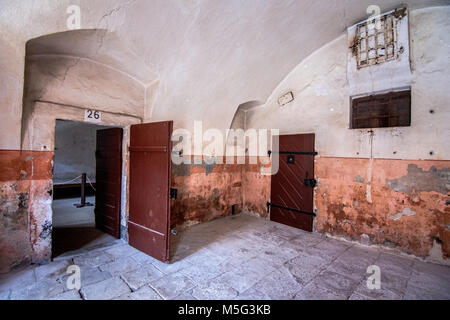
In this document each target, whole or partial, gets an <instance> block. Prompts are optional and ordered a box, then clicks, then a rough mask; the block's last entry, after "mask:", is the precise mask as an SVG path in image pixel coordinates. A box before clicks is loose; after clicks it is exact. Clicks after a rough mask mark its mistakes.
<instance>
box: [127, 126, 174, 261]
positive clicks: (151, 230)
mask: <svg viewBox="0 0 450 320" xmlns="http://www.w3.org/2000/svg"><path fill="white" fill-rule="evenodd" d="M172 128H173V123H172V121H169V122H158V123H146V124H138V125H134V126H131V137H130V216H129V221H128V235H129V243H130V245H131V246H133V247H134V248H136V249H138V250H140V251H142V252H144V253H146V254H148V255H150V256H152V257H154V258H156V259H158V260H160V261H163V262H169V259H170V257H169V240H170V239H169V235H170V232H169V228H170V205H169V201H170V199H169V198H170V178H171V164H172V162H171V151H172V142H171V136H172Z"/></svg>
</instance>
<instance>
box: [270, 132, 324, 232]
mask: <svg viewBox="0 0 450 320" xmlns="http://www.w3.org/2000/svg"><path fill="white" fill-rule="evenodd" d="M278 154H279V170H278V172H277V174H276V175H274V176H272V183H271V202H270V203H268V206H270V219H271V220H272V221H275V222H278V223H282V224H286V225H288V226H291V227H295V228H299V229H303V230H305V231H309V232H312V231H313V221H314V216H315V213H314V212H313V201H314V188H315V185H316V180H315V179H314V156H315V155H316V152H315V135H314V134H297V135H282V136H280V137H279V151H278Z"/></svg>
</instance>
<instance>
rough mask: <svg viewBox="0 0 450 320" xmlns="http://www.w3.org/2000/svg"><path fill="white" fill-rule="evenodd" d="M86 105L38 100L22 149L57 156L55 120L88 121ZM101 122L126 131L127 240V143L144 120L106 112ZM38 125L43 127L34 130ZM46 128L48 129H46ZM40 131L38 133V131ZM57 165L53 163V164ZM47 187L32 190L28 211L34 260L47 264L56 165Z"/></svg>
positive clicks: (124, 208)
mask: <svg viewBox="0 0 450 320" xmlns="http://www.w3.org/2000/svg"><path fill="white" fill-rule="evenodd" d="M87 109H88V108H87V107H84V106H70V105H63V104H61V103H56V102H42V101H35V102H34V105H33V109H32V110H33V112H30V113H29V114H28V115H27V116H26V117H25V118H24V119H23V126H22V148H21V149H22V150H29V151H47V152H49V151H50V152H52V154H53V156H54V143H55V126H56V120H68V121H76V122H85V121H84V116H85V110H87ZM101 112H102V113H103V117H102V121H101V122H100V123H96V124H98V125H103V126H110V127H120V128H122V129H123V130H124V135H123V140H122V194H121V221H120V228H121V237H122V239H125V240H127V238H128V235H127V228H126V225H127V220H128V199H129V195H128V190H129V188H128V177H129V165H128V162H129V153H128V144H129V136H130V132H129V131H130V126H131V125H132V124H139V123H142V122H143V120H142V118H141V117H138V116H133V115H123V114H117V113H113V112H108V111H103V110H101ZM35 128H41V130H40V131H39V132H38V131H35ZM43 128H46V130H43ZM36 132H38V133H39V134H36ZM52 166H54V165H52ZM45 182H46V183H45V185H46V187H39V188H38V187H36V188H34V187H33V188H31V190H30V195H29V197H30V210H29V227H28V232H29V237H30V243H31V255H30V257H31V259H30V260H31V262H32V263H46V262H49V261H50V260H51V254H52V247H53V245H52V238H51V234H52V231H53V208H52V207H53V167H52V173H51V177H49V178H47V180H46V181H45Z"/></svg>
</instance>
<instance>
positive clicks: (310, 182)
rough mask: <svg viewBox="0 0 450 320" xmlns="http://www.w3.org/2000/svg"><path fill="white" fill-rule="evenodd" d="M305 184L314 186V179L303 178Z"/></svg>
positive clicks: (315, 181)
mask: <svg viewBox="0 0 450 320" xmlns="http://www.w3.org/2000/svg"><path fill="white" fill-rule="evenodd" d="M304 184H305V186H307V187H311V188H315V187H316V185H317V180H316V179H305V181H304Z"/></svg>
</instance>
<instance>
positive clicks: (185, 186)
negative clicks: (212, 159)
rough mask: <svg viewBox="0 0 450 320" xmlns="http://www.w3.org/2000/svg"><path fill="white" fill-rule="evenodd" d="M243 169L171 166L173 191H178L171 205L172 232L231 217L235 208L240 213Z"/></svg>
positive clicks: (233, 167) (224, 166)
mask: <svg viewBox="0 0 450 320" xmlns="http://www.w3.org/2000/svg"><path fill="white" fill-rule="evenodd" d="M224 162H225V161H224ZM191 163H193V159H192V160H191ZM242 169H243V165H239V164H212V165H208V164H205V163H203V164H199V165H196V164H181V165H172V187H173V188H176V189H177V190H178V197H177V200H172V201H171V202H172V203H171V226H172V228H173V227H175V226H185V225H192V224H197V223H201V222H206V221H209V220H212V219H216V218H218V217H224V216H229V215H231V214H232V210H233V209H232V207H233V205H234V206H235V213H236V214H238V213H240V212H241V211H242Z"/></svg>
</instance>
